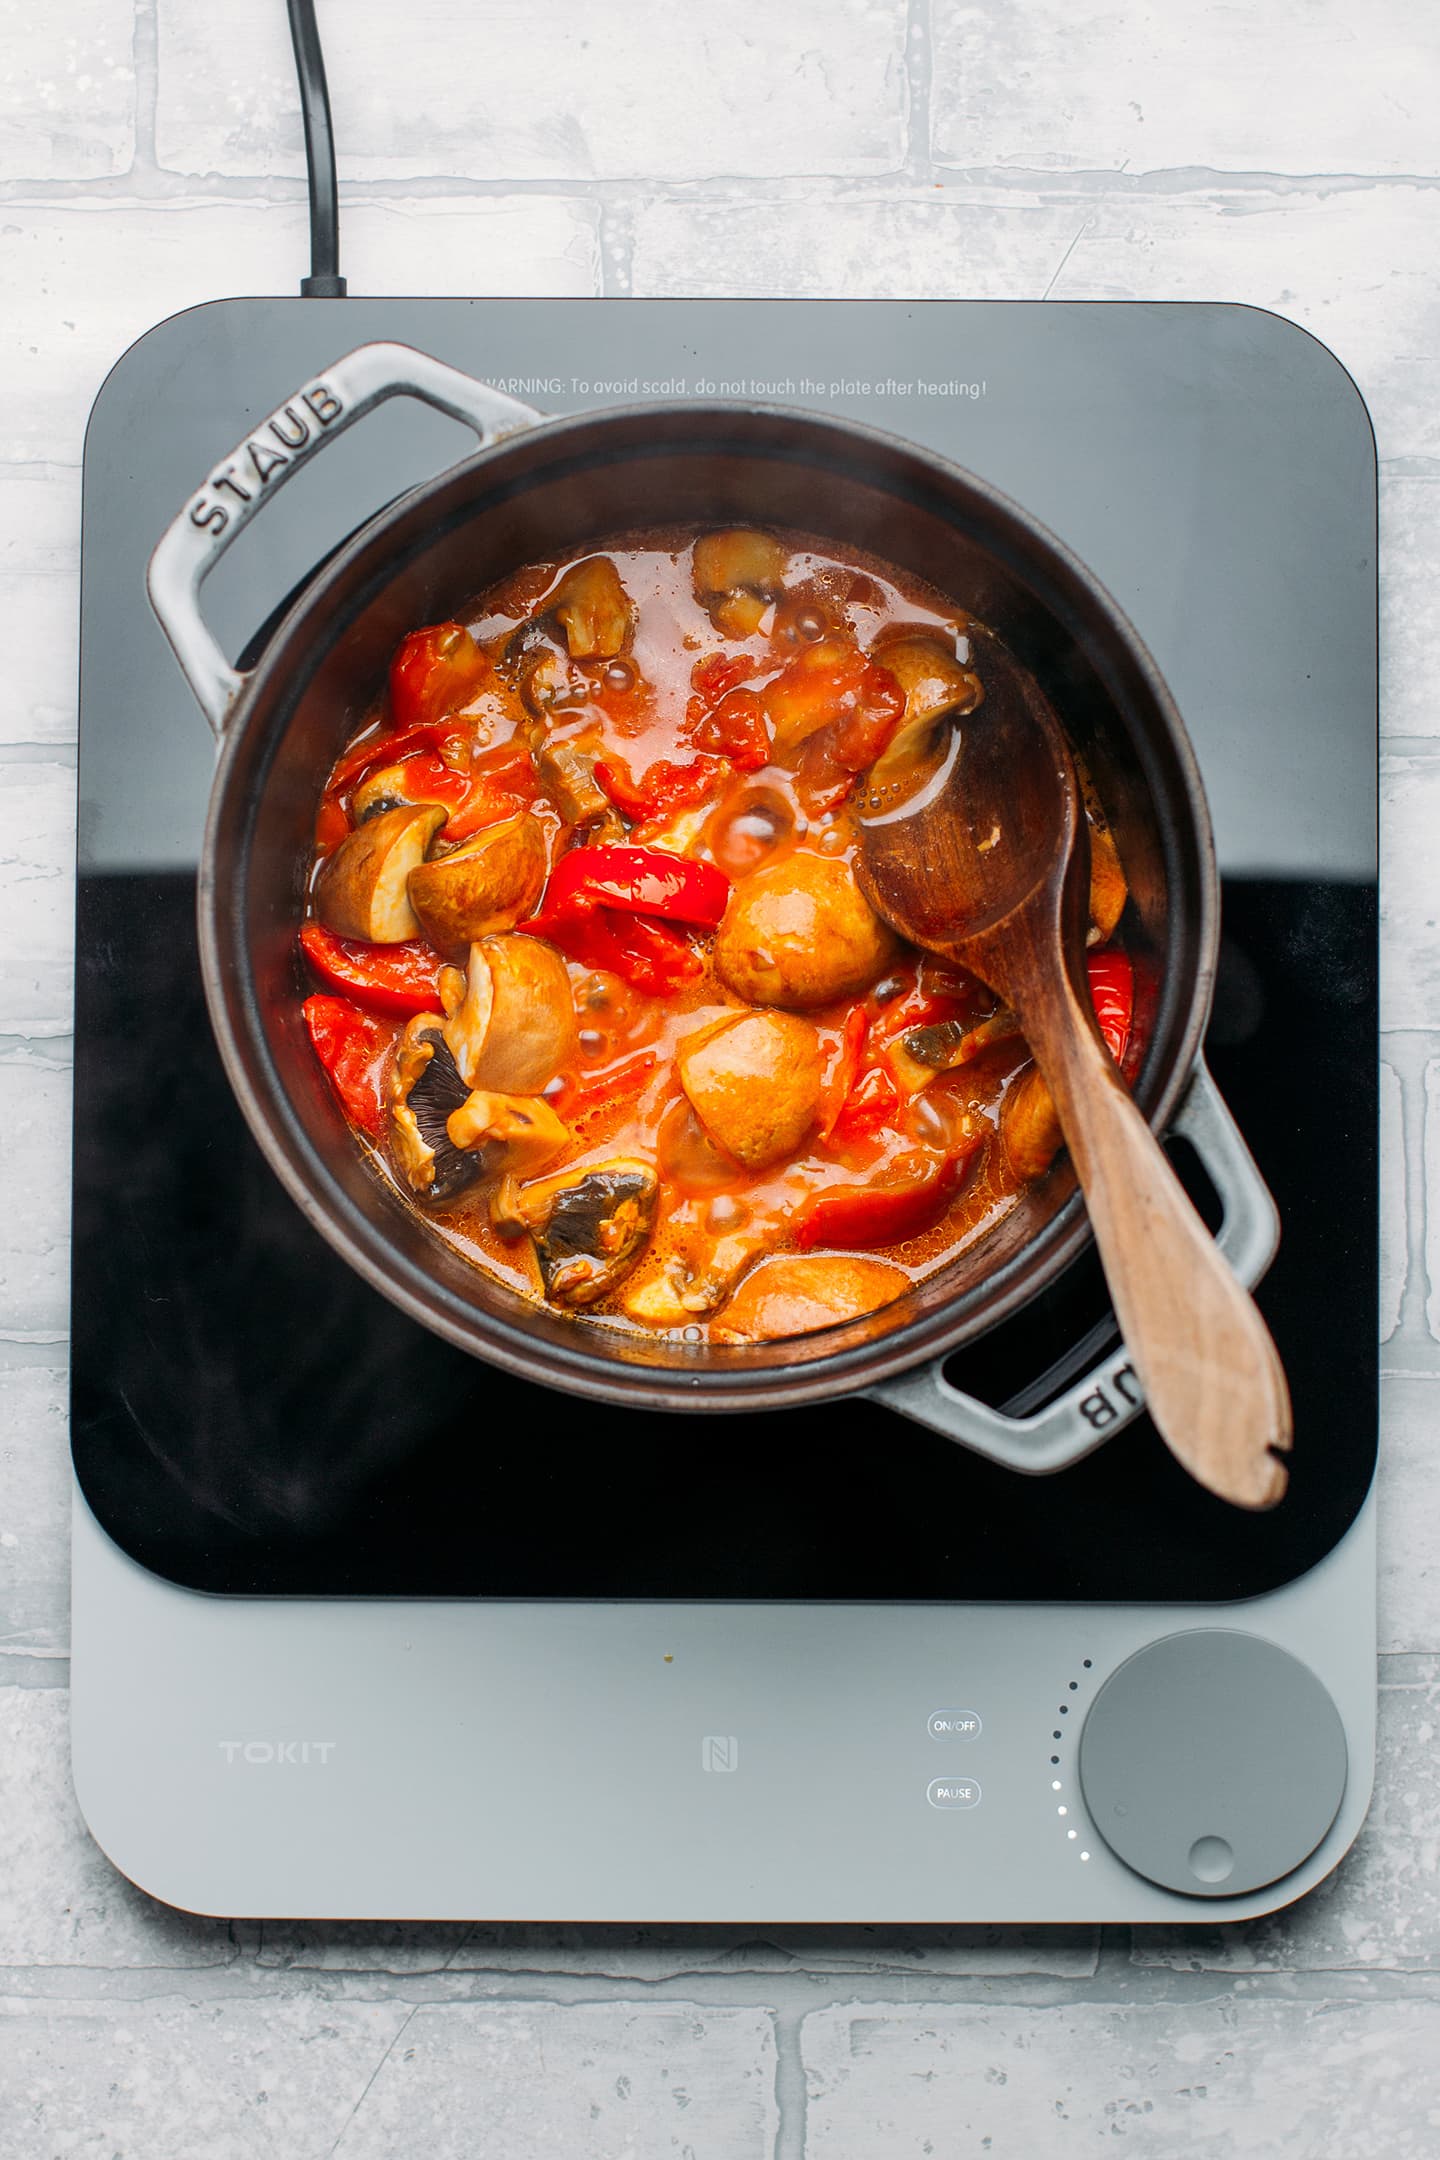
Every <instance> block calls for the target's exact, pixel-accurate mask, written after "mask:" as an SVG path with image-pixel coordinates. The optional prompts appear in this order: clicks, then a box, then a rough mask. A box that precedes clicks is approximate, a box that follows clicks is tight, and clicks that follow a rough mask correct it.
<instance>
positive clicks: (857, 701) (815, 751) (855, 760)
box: [796, 662, 905, 817]
mask: <svg viewBox="0 0 1440 2160" xmlns="http://www.w3.org/2000/svg"><path fill="white" fill-rule="evenodd" d="M904 715H905V693H904V691H903V690H902V689H901V688H900V685H899V683H898V682H897V681H896V680H895V677H894V676H893V675H892V674H891V673H890V671H889V669H888V668H883V667H877V666H876V665H875V664H874V663H873V662H867V663H866V666H865V670H864V673H863V674H862V675H861V676H860V677H859V678H858V679H857V681H856V684H855V688H854V693H853V698H852V699H851V701H850V702H848V703H847V704H846V705H845V707H844V709H843V710H842V711H841V712H840V713H839V714H838V715H837V717H836V718H835V719H833V720H831V721H829V722H828V723H827V724H826V725H825V726H824V727H822V728H817V729H816V731H815V733H814V734H812V735H810V736H809V737H808V738H807V739H806V742H805V746H804V748H803V749H802V751H801V753H800V762H799V764H798V766H797V767H796V776H797V780H798V788H797V792H798V794H799V797H800V802H801V805H802V807H803V808H804V809H805V810H807V811H808V812H809V813H810V815H811V816H812V817H814V816H821V815H823V814H824V813H825V812H826V811H827V810H834V809H836V808H838V806H839V805H840V804H841V803H842V802H844V800H845V798H846V796H847V795H849V793H850V791H851V789H852V788H853V787H854V785H855V783H856V781H857V780H858V779H859V777H860V775H861V773H863V772H866V771H868V769H869V768H870V766H872V765H873V764H874V763H875V760H876V758H878V757H879V755H880V753H881V751H882V750H884V749H885V747H886V746H887V744H888V743H889V741H890V738H891V737H892V735H894V733H895V731H896V729H897V728H898V727H899V725H900V722H901V720H902V719H903V718H904Z"/></svg>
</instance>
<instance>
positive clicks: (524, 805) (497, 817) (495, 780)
mask: <svg viewBox="0 0 1440 2160" xmlns="http://www.w3.org/2000/svg"><path fill="white" fill-rule="evenodd" d="M539 792H540V783H539V781H538V780H537V779H536V777H535V767H534V766H533V765H532V763H531V762H530V753H529V751H528V750H526V749H524V748H523V747H521V748H517V747H516V745H515V744H513V743H506V744H505V745H504V746H503V747H502V748H501V749H499V750H490V751H487V752H486V753H485V754H484V756H482V757H478V758H477V759H476V760H475V766H474V770H473V772H472V774H471V777H470V780H469V782H468V783H467V789H466V794H465V798H464V801H463V802H462V803H461V805H460V807H459V809H458V810H453V811H452V812H451V814H450V816H449V818H448V819H447V821H446V825H445V839H446V841H447V843H448V842H450V841H458V840H468V839H469V838H470V836H471V834H472V833H477V832H481V831H483V829H484V827H485V826H487V825H498V824H500V823H501V822H502V820H503V819H505V818H508V817H515V816H517V815H518V814H519V812H520V811H522V810H528V809H529V807H530V805H531V803H533V802H534V800H535V798H536V796H537V795H538V794H539Z"/></svg>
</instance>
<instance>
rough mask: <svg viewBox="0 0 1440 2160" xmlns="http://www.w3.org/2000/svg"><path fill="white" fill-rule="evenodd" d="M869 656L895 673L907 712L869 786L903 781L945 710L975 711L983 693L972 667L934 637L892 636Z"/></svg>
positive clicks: (875, 764)
mask: <svg viewBox="0 0 1440 2160" xmlns="http://www.w3.org/2000/svg"><path fill="white" fill-rule="evenodd" d="M870 657H871V659H872V660H873V661H875V662H876V664H877V665H878V666H880V667H883V668H885V669H887V670H888V672H889V673H890V674H892V675H893V676H894V677H895V680H896V681H897V682H898V683H899V685H900V687H901V689H902V690H903V691H904V693H905V717H904V719H903V720H902V721H901V723H900V725H899V727H898V728H897V729H896V731H895V734H894V735H893V736H892V738H891V740H890V742H889V744H888V745H887V746H886V748H885V750H884V751H883V752H882V754H881V755H880V756H879V757H878V758H877V759H876V761H875V763H874V765H873V766H872V767H871V768H870V785H871V787H872V788H885V787H888V786H889V785H890V784H891V783H892V782H893V781H898V780H903V779H904V778H905V776H906V774H907V773H908V772H909V770H910V768H911V767H912V766H913V765H914V763H915V761H916V759H917V758H919V757H921V756H922V755H923V754H924V752H925V751H926V749H927V748H928V747H929V744H930V741H931V736H932V732H933V730H934V728H935V726H936V724H937V723H938V722H939V721H941V720H943V719H944V718H945V717H946V716H947V715H948V714H959V713H968V712H973V711H974V710H975V707H976V706H977V705H978V704H979V703H980V700H981V698H982V697H983V696H984V695H985V690H984V685H983V684H982V683H981V680H980V677H979V676H978V675H977V674H976V673H975V671H974V669H973V668H968V667H963V666H962V665H961V663H960V661H959V660H957V658H956V657H955V653H954V651H953V650H952V648H951V647H950V646H948V645H946V644H943V643H942V642H941V640H940V639H939V638H935V637H909V638H896V639H894V640H893V641H892V642H891V643H890V644H888V645H879V646H875V647H872V649H871V653H870Z"/></svg>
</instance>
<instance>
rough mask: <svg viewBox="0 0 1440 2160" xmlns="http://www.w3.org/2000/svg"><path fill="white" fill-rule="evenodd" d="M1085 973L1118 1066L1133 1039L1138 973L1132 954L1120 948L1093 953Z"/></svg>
mask: <svg viewBox="0 0 1440 2160" xmlns="http://www.w3.org/2000/svg"><path fill="white" fill-rule="evenodd" d="M1085 972H1086V974H1087V975H1088V976H1089V978H1090V1002H1091V1004H1092V1005H1093V1006H1094V1007H1095V1018H1096V1019H1097V1020H1098V1021H1099V1023H1100V1033H1101V1034H1102V1035H1103V1036H1104V1038H1105V1047H1106V1049H1107V1050H1108V1051H1109V1052H1110V1055H1111V1057H1112V1058H1114V1060H1115V1063H1116V1064H1117V1065H1118V1064H1119V1063H1120V1062H1121V1060H1122V1059H1123V1058H1124V1055H1125V1049H1126V1045H1127V1044H1128V1043H1129V1040H1130V1022H1131V1017H1132V1015H1133V1013H1134V1010H1135V970H1134V968H1133V967H1132V966H1131V964H1130V955H1129V954H1128V953H1124V952H1121V951H1120V950H1119V949H1118V948H1113V949H1112V950H1110V951H1109V952H1095V953H1091V954H1090V955H1089V956H1088V957H1087V959H1086V962H1085Z"/></svg>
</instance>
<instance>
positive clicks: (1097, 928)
mask: <svg viewBox="0 0 1440 2160" xmlns="http://www.w3.org/2000/svg"><path fill="white" fill-rule="evenodd" d="M1128 898H1129V890H1128V888H1127V886H1126V883H1125V872H1124V871H1123V869H1122V868H1121V867H1120V852H1119V849H1118V848H1117V847H1116V845H1115V842H1114V840H1113V839H1112V837H1111V835H1110V831H1109V829H1108V827H1106V826H1104V825H1096V824H1093V823H1092V825H1091V827H1090V925H1091V928H1090V936H1089V939H1088V942H1089V943H1090V944H1091V945H1103V944H1104V943H1105V942H1106V940H1107V938H1109V937H1111V936H1113V934H1114V931H1115V925H1116V924H1117V923H1118V922H1119V920H1120V917H1121V916H1122V915H1123V914H1124V912H1125V902H1126V900H1127V899H1128Z"/></svg>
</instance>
